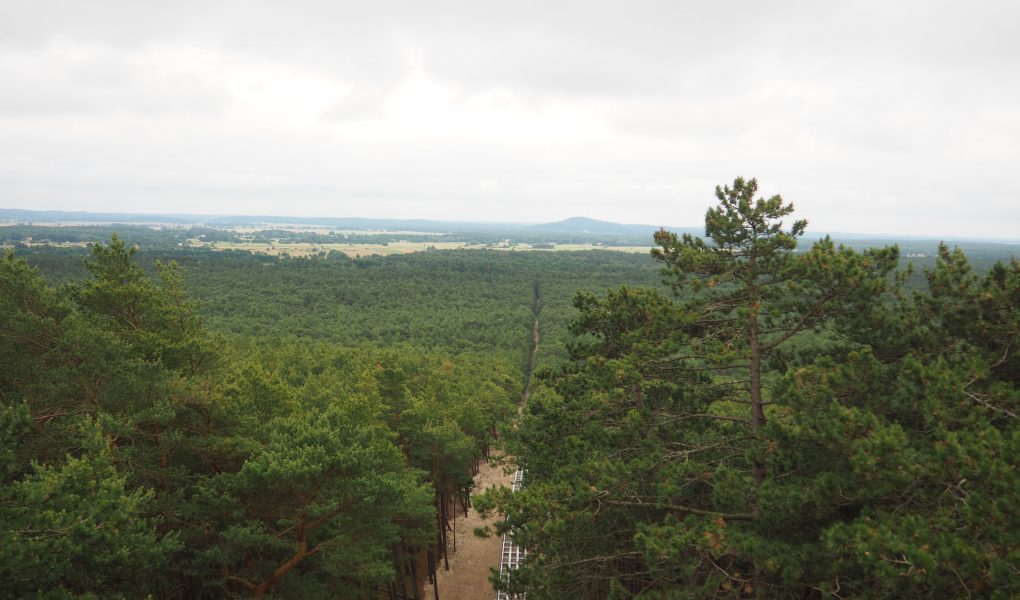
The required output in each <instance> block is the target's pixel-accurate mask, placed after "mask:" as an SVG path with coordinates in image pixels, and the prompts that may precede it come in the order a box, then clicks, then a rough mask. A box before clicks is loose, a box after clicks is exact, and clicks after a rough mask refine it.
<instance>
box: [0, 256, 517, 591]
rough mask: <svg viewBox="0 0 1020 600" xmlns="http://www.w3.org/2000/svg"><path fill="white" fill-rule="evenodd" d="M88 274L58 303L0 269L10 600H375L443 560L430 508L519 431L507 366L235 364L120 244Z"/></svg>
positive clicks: (434, 356)
mask: <svg viewBox="0 0 1020 600" xmlns="http://www.w3.org/2000/svg"><path fill="white" fill-rule="evenodd" d="M86 267H87V269H88V271H89V274H90V277H89V278H88V279H87V280H86V281H84V282H83V283H81V284H78V285H65V286H63V287H62V288H60V289H53V288H50V287H48V286H46V284H45V283H44V281H43V279H42V277H41V276H40V275H39V273H38V272H36V271H35V270H33V269H31V268H30V267H28V265H27V264H26V263H25V261H24V260H21V259H18V258H16V257H14V256H13V255H12V254H11V253H7V254H6V255H5V256H4V258H3V260H2V262H0V292H2V293H0V308H2V309H3V310H2V314H0V362H2V365H3V369H2V370H0V400H2V403H0V458H3V459H4V461H3V471H2V472H0V475H2V476H3V479H2V481H0V536H3V539H2V542H3V544H2V545H3V552H0V581H2V582H3V585H2V587H3V589H4V590H5V591H7V590H13V591H14V592H15V593H16V594H17V595H19V596H31V595H41V596H45V597H92V596H97V597H121V596H123V597H142V596H145V595H146V594H152V595H154V596H158V597H168V598H171V597H181V598H183V597H189V598H190V597H222V596H224V595H236V594H252V595H254V596H256V597H260V596H265V595H268V594H279V595H281V596H285V597H302V598H317V597H322V598H326V597H329V598H336V597H341V598H345V597H349V598H355V597H363V596H364V595H366V594H368V595H371V594H374V593H375V591H376V590H378V589H381V587H384V586H385V585H386V584H388V583H390V582H393V581H394V580H395V579H396V578H397V577H398V572H399V571H401V570H402V569H403V567H404V566H405V564H406V561H407V560H413V559H414V557H413V556H411V557H410V558H407V557H404V555H403V554H401V553H399V552H397V551H396V549H397V548H398V547H402V548H417V549H423V548H426V547H428V546H430V545H435V544H438V543H439V541H438V540H437V527H436V525H437V507H438V506H445V504H446V502H445V499H446V498H447V497H448V496H449V495H450V494H453V493H457V494H459V493H461V492H462V491H466V490H467V489H469V488H470V475H469V470H470V469H471V468H472V467H473V465H474V463H475V461H476V460H477V459H478V458H479V457H480V456H482V455H484V454H485V453H486V452H487V451H488V447H489V444H491V443H492V442H493V436H494V433H495V432H496V430H497V429H498V428H502V427H505V426H506V424H507V423H508V422H509V419H510V418H511V417H512V416H513V415H514V414H515V410H514V403H513V398H514V396H515V395H516V394H515V392H516V388H517V387H518V386H519V374H518V371H517V370H516V368H515V367H514V366H513V364H512V363H507V362H506V361H504V360H500V359H498V358H493V357H491V356H483V355H478V354H471V353H460V354H456V355H449V354H445V353H439V352H433V353H424V354H423V353H421V352H418V351H416V350H414V349H411V348H389V349H362V350H356V349H345V348H339V347H336V346H333V345H330V344H326V343H318V344H315V343H307V342H306V343H297V342H289V343H284V344H280V343H279V342H276V343H272V344H262V343H254V342H252V341H248V340H243V339H237V338H235V339H234V340H232V341H233V342H234V343H233V344H231V345H229V346H228V345H227V344H225V343H224V340H223V339H221V338H218V337H217V336H215V335H212V334H210V333H208V332H207V331H206V329H205V326H204V325H203V321H202V319H201V318H200V316H199V314H198V311H197V306H196V305H195V304H194V303H193V302H192V301H190V300H189V298H188V296H187V294H186V292H185V289H184V281H183V272H182V270H181V269H180V268H179V267H178V266H177V264H176V263H174V262H170V263H168V264H162V263H157V264H156V268H155V273H154V275H155V277H153V276H150V275H149V274H147V273H146V272H145V271H144V270H143V269H141V268H140V267H139V266H138V265H137V263H136V251H135V249H134V248H128V247H127V246H126V244H125V243H124V242H122V241H121V240H119V239H118V238H116V237H115V238H114V239H113V240H112V241H111V242H110V243H109V244H106V245H98V244H97V245H95V246H93V247H92V250H91V255H90V258H89V259H88V260H87V261H86ZM444 546H445V544H444ZM416 551H419V550H416ZM401 561H405V562H401ZM143 571H144V572H145V573H147V574H148V576H147V577H144V578H140V577H138V576H137V574H138V573H140V572H143ZM400 576H402V575H400ZM90 595H91V596H90Z"/></svg>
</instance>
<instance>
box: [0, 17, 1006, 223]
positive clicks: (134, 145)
mask: <svg viewBox="0 0 1020 600" xmlns="http://www.w3.org/2000/svg"><path fill="white" fill-rule="evenodd" d="M1017 23H1020V3H1016V2H1012V1H1004V2H994V1H989V2H981V3H964V2H943V1H930V0H928V1H904V2H894V3H893V2H887V1H886V2H853V3H828V2H806V1H804V2H715V3H703V2H698V3H695V2H678V1H670V2H642V1H634V2H627V3H624V2H598V1H592V0H588V1H584V2H564V1H550V0H547V1H544V2H483V1H473V2H349V1H343V2H325V1H324V2H289V3H286V4H284V3H276V2H259V3H255V2H242V1H235V2H209V1H203V2H143V1H139V0H133V1H123V2H112V1H107V2H103V1H96V2H87V3H85V2H76V1H67V2H48V1H42V0H40V1H34V2H22V1H19V0H0V82H3V83H2V85H0V206H4V207H8V208H11V207H20V208H44V209H65V210H93V211H131V212H200V213H235V214H236V213H261V214H293V215H324V216H325V215H330V216H371V217H424V218H435V219H459V220H503V221H517V222H539V221H549V220H555V219H560V218H564V217H568V216H573V215H585V216H591V217H595V218H602V219H608V220H615V221H621V222H630V223H634V222H643V223H652V224H670V225H697V224H699V223H700V222H701V219H702V215H703V213H704V210H705V208H706V207H707V206H708V205H709V204H710V203H711V202H712V201H713V196H712V190H713V188H714V186H715V185H716V184H718V183H725V182H728V181H731V180H732V179H733V177H735V176H736V175H746V176H756V177H758V179H759V181H761V182H762V184H763V188H764V191H765V192H766V193H774V192H778V193H782V194H783V196H784V197H785V198H786V199H788V200H791V201H793V202H794V203H795V204H796V205H797V207H798V212H799V214H800V215H801V216H804V217H806V218H808V219H809V220H810V221H811V223H812V227H813V228H815V229H819V230H830V231H860V232H874V233H902V234H912V235H934V236H968V237H974V236H983V237H999V238H1018V239H1020V179H1018V178H1017V177H1016V174H1015V172H1016V169H1017V167H1016V165H1017V164H1018V162H1020V77H1017V73H1020V37H1018V36H1017V35H1016V34H1015V26H1016V24H1017Z"/></svg>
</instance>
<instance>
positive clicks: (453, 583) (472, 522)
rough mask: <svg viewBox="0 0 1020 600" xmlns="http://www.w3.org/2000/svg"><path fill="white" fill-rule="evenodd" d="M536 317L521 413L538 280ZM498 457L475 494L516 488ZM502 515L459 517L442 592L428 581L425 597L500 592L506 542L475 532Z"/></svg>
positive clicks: (456, 598)
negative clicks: (496, 583) (497, 581)
mask: <svg viewBox="0 0 1020 600" xmlns="http://www.w3.org/2000/svg"><path fill="white" fill-rule="evenodd" d="M531 311H532V314H533V316H534V318H533V320H532V325H531V354H530V355H529V357H528V368H527V372H526V373H525V374H524V388H523V390H522V391H521V399H520V402H519V403H518V414H520V413H521V412H523V411H524V405H525V404H526V403H527V401H528V396H529V394H530V391H531V380H532V375H533V374H534V372H535V361H536V359H537V357H538V345H539V342H540V341H541V339H542V336H541V331H540V329H539V324H538V320H539V315H540V314H541V312H542V294H541V290H540V288H539V285H538V283H537V282H536V283H535V300H534V304H533V305H532V309H531ZM493 457H494V458H496V461H495V462H496V466H492V465H490V464H489V463H487V462H486V463H483V464H482V465H481V467H480V468H479V470H478V475H475V477H474V482H475V487H474V491H473V493H478V494H480V493H482V492H484V491H485V490H486V489H488V488H490V487H499V486H503V487H513V480H514V475H515V472H514V470H513V469H510V470H509V472H507V465H508V464H511V462H512V461H509V460H507V459H508V457H505V456H503V455H502V454H497V453H493ZM501 518H502V515H499V514H492V515H489V518H488V519H482V518H481V516H480V515H479V514H478V511H476V510H475V508H474V506H472V507H470V508H469V509H468V516H467V517H466V518H460V519H457V520H456V522H455V523H454V529H455V530H456V533H455V534H454V535H453V536H452V539H455V540H457V547H456V550H453V549H451V552H450V570H448V571H447V570H446V569H439V570H438V571H437V572H436V579H437V583H438V586H437V587H438V588H439V594H436V590H435V588H434V587H433V586H432V585H431V584H429V583H428V582H426V583H425V589H424V595H423V596H422V598H426V599H432V598H437V597H438V598H439V599H440V600H492V598H494V597H495V595H496V592H495V590H493V589H492V583H491V582H490V581H489V575H490V574H491V572H492V569H496V570H497V571H498V570H499V568H500V560H501V555H502V549H503V548H502V547H503V541H502V539H501V537H500V536H497V535H495V534H492V535H490V536H489V537H487V538H480V537H478V536H476V535H475V534H474V530H475V528H476V527H485V526H486V525H488V526H489V529H490V530H492V529H493V525H495V522H496V520H497V519H501Z"/></svg>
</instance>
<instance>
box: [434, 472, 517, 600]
mask: <svg viewBox="0 0 1020 600" xmlns="http://www.w3.org/2000/svg"><path fill="white" fill-rule="evenodd" d="M513 478H514V475H513V472H511V473H510V474H505V473H503V465H502V464H499V465H497V466H495V467H491V466H489V464H488V463H483V464H482V466H481V468H480V469H479V470H478V475H476V476H475V492H476V493H481V492H482V491H483V490H485V489H487V488H489V487H491V486H494V485H495V486H500V485H503V486H507V487H510V483H511V482H512V481H513ZM502 518H503V517H502V516H500V515H498V514H490V515H489V518H488V519H484V520H483V519H482V518H481V517H480V516H479V515H478V513H477V512H476V511H475V509H474V507H471V508H469V509H468V516H467V518H466V519H465V518H464V513H463V512H461V513H459V514H458V515H457V551H456V552H454V551H453V543H452V541H453V540H452V537H451V544H450V570H449V571H447V570H445V569H443V568H442V566H440V569H439V572H438V575H437V576H438V578H439V598H440V600H493V599H494V598H495V597H496V592H495V591H493V589H492V583H490V582H489V569H490V568H495V569H498V568H499V552H500V547H501V544H502V540H501V539H500V538H499V536H497V535H490V536H489V537H487V538H480V537H478V536H476V535H475V534H474V530H475V528H476V527H484V526H485V525H488V526H489V528H490V529H492V528H493V526H494V524H495V522H496V521H497V520H499V519H502ZM422 597H423V598H426V599H428V600H432V599H433V598H434V597H435V596H434V595H433V590H432V586H431V585H429V584H428V583H426V584H425V594H424V595H423V596H422Z"/></svg>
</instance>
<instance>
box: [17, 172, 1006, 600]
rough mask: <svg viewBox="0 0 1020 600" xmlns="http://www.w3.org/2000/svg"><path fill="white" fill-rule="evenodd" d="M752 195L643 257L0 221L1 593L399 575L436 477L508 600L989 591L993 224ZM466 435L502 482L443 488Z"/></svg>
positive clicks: (408, 591) (380, 587)
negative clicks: (984, 241) (933, 224)
mask: <svg viewBox="0 0 1020 600" xmlns="http://www.w3.org/2000/svg"><path fill="white" fill-rule="evenodd" d="M755 194H756V185H755V182H754V181H753V180H752V181H749V182H746V181H744V180H737V181H736V182H735V183H734V184H733V187H732V188H730V187H726V188H722V189H720V190H718V201H719V202H718V205H717V206H715V207H713V208H712V209H710V210H709V212H708V216H707V222H706V231H707V235H706V237H705V238H698V237H693V236H690V235H682V236H678V235H674V234H672V233H668V232H665V231H663V232H660V233H659V234H657V236H656V238H655V240H654V241H655V243H656V244H657V246H658V247H657V249H656V251H655V252H654V256H648V255H640V254H625V253H618V252H602V251H589V252H506V251H490V250H457V251H429V252H420V253H415V254H408V255H395V256H387V257H365V258H358V259H350V258H348V257H346V256H344V255H342V254H339V253H335V252H334V253H330V254H328V255H322V256H313V257H310V258H292V257H275V256H265V255H254V254H251V253H248V252H243V251H212V250H208V249H194V248H186V247H182V246H179V245H178V244H181V243H182V241H185V240H186V239H189V238H192V237H197V236H200V235H202V236H207V239H216V238H215V236H221V237H222V236H230V235H234V234H229V233H224V232H223V230H215V229H183V228H181V229H168V230H154V229H151V228H147V227H142V226H107V227H100V228H92V227H81V228H75V227H68V228H50V229H52V230H53V231H50V232H49V233H46V234H45V236H43V237H48V239H52V240H53V241H70V242H88V243H89V244H90V245H89V246H88V247H80V248H79V247H72V248H66V247H54V246H45V245H44V246H36V245H33V246H26V245H18V246H17V247H16V248H15V249H14V250H13V251H8V252H7V253H6V254H5V255H4V257H3V259H2V261H0V455H2V460H0V596H3V597H18V598H21V597H39V598H117V597H120V598H144V597H146V596H151V597H158V598H221V597H268V596H275V597H280V598H312V599H314V598H351V599H354V598H358V599H361V598H366V599H367V598H372V599H375V598H401V597H404V596H407V597H414V596H415V595H416V594H417V590H418V586H419V584H420V583H421V582H422V581H423V580H425V579H427V578H429V577H431V576H432V574H433V573H434V572H435V570H436V569H437V568H441V567H440V566H439V565H440V564H441V562H442V560H443V558H444V555H445V553H446V552H447V549H448V546H449V544H448V540H447V539H446V535H447V529H448V528H447V525H446V522H447V519H449V518H450V517H451V516H452V512H453V511H456V510H458V509H459V508H458V507H461V508H462V507H463V506H464V505H466V503H467V502H469V501H473V502H476V503H477V505H479V506H481V507H483V508H484V507H499V508H500V509H502V510H504V511H506V512H507V513H508V515H509V519H508V521H507V523H506V527H507V528H509V529H511V530H512V532H513V536H514V538H515V540H516V541H517V542H518V543H520V544H522V545H523V546H525V547H526V548H527V549H528V552H529V554H528V563H527V565H526V566H525V567H524V568H523V569H522V570H521V571H520V572H518V573H516V574H515V575H514V576H513V577H512V579H510V580H509V581H508V582H507V581H504V582H501V584H500V585H502V586H503V587H509V588H510V589H511V590H512V591H520V592H526V593H527V595H528V597H529V598H532V599H534V600H540V599H542V598H551V599H558V598H564V597H575V598H592V599H608V598H632V597H640V598H706V597H720V598H742V597H758V598H830V597H831V598H859V597H875V598H900V597H917V598H941V597H968V596H969V597H990V598H1012V597H1016V596H1017V595H1020V571H1018V565H1020V551H1018V549H1017V548H1018V544H1017V532H1018V531H1020V529H1018V527H1017V524H1018V522H1017V517H1016V515H1017V514H1020V493H1018V490H1020V481H1018V479H1017V475H1016V470H1017V469H1016V467H1017V464H1016V463H1017V460H1018V459H1017V457H1018V456H1020V429H1018V427H1017V419H1018V415H1020V391H1018V385H1020V379H1018V373H1020V356H1018V353H1017V348H1016V342H1017V336H1018V335H1020V265H1018V264H1017V263H1016V262H1015V261H1013V262H1003V263H1001V264H996V262H995V261H996V260H998V259H1005V260H1006V261H1008V260H1009V254H1010V251H1009V250H1010V249H1009V248H1007V247H998V246H995V247H992V246H990V245H985V246H981V245H979V246H977V248H978V252H977V256H976V257H974V258H969V257H968V256H966V255H965V254H964V253H963V252H962V251H959V250H953V249H950V248H948V247H942V248H940V249H937V250H933V249H930V248H928V247H927V246H926V245H924V244H922V243H920V242H919V243H918V245H917V246H916V247H912V246H910V245H904V246H901V247H899V248H897V247H890V248H872V247H870V246H872V244H871V243H865V242H860V243H854V244H848V245H846V246H844V245H837V244H835V243H833V242H832V241H831V240H828V239H823V240H820V241H818V242H816V243H814V244H804V243H801V244H800V245H798V239H799V238H801V237H802V235H803V232H804V227H805V224H804V223H803V222H800V221H791V219H792V217H790V215H791V212H792V208H791V207H790V206H789V205H787V204H784V203H783V201H782V199H781V198H778V197H774V198H770V199H755V198H754V196H755ZM784 221H785V225H784ZM4 229H5V230H6V232H7V234H8V235H9V236H10V238H11V239H12V240H23V239H24V238H25V237H26V236H29V237H33V238H34V239H36V240H38V239H42V237H40V233H41V231H40V230H39V229H35V228H28V227H26V228H25V230H24V231H21V230H18V231H15V229H14V228H4ZM283 233H288V232H264V233H263V234H261V235H263V236H265V239H278V237H279V236H280V235H283ZM288 235H295V236H296V235H311V234H299V233H288ZM60 236H63V237H60ZM58 238H59V239H58ZM260 239H261V238H260ZM316 239H318V238H316ZM102 240H105V241H102ZM312 243H317V242H312ZM921 254H924V256H904V255H921ZM908 267H909V268H908ZM536 318H537V320H538V324H539V331H540V333H541V342H540V345H539V354H538V366H539V369H538V371H539V377H538V380H539V384H538V385H537V386H536V387H535V389H534V390H533V392H532V394H531V397H530V399H529V402H528V405H527V406H526V407H525V410H524V414H523V416H522V417H521V419H520V421H519V422H518V423H517V426H516V427H512V426H511V425H512V424H513V423H514V422H515V417H516V415H517V405H516V403H517V401H518V399H519V398H520V395H521V391H522V386H523V385H524V382H525V381H526V380H527V372H528V370H529V368H530V367H529V354H530V351H531V348H532V341H533V340H532V326H533V322H534V320H535V319H536ZM494 444H500V445H503V446H504V447H505V448H506V449H507V450H508V451H509V452H510V453H511V454H513V455H515V456H516V460H517V461H518V462H519V464H520V465H521V466H523V467H524V468H525V469H526V475H525V487H524V490H523V491H521V492H518V493H517V494H510V493H509V492H499V493H495V494H490V495H487V496H485V497H482V498H477V497H473V496H474V495H473V494H471V485H472V482H471V475H472V473H473V472H474V470H475V469H476V468H477V465H478V462H479V461H481V460H485V458H486V457H487V456H488V455H489V450H490V448H491V447H492V446H493V445H494ZM472 497H473V498H472ZM469 498H472V499H471V500H469ZM140 574H144V576H140Z"/></svg>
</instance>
